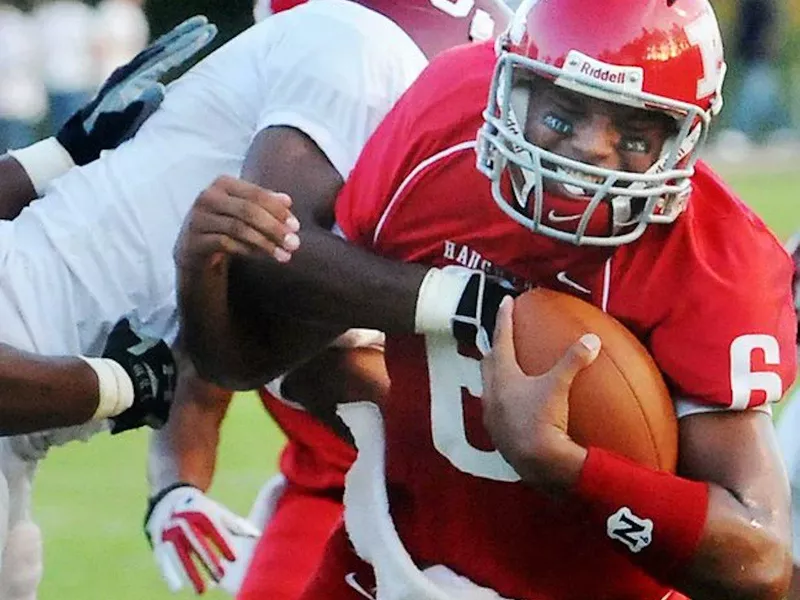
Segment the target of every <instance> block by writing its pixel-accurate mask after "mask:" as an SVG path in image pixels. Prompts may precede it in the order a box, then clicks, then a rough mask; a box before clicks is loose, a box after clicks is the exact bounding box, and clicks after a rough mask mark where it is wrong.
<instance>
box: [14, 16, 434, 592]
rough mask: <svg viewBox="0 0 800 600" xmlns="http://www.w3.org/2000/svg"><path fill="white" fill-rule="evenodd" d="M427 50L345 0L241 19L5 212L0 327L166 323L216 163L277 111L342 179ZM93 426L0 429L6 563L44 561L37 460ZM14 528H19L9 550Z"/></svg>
mask: <svg viewBox="0 0 800 600" xmlns="http://www.w3.org/2000/svg"><path fill="white" fill-rule="evenodd" d="M425 64H426V60H425V58H424V56H423V54H422V53H421V51H420V50H419V49H418V48H417V46H416V45H415V44H414V42H412V41H411V39H410V38H409V37H408V36H407V35H406V34H405V33H403V31H402V30H401V29H400V28H399V27H397V25H395V24H394V23H393V22H392V21H390V20H389V19H387V18H385V17H383V16H381V15H379V14H377V13H374V12H372V11H370V10H367V9H365V8H363V7H361V6H359V5H357V4H354V3H351V2H347V1H344V0H324V1H323V0H316V1H312V2H309V3H308V4H307V5H304V6H301V7H298V8H296V9H293V10H291V11H288V12H286V13H283V14H280V15H276V16H275V17H273V18H270V19H267V20H266V21H264V22H263V23H261V24H258V25H256V26H254V27H252V28H251V29H249V30H247V31H245V32H244V33H242V34H241V35H239V36H238V37H237V38H235V39H234V40H232V41H231V42H229V43H228V44H226V45H225V46H223V47H222V48H221V49H219V50H217V51H216V52H214V53H213V54H212V55H210V56H209V57H208V58H207V59H205V60H204V61H202V62H201V63H200V64H198V65H197V66H196V67H194V68H193V69H192V70H191V71H189V72H188V73H187V74H185V75H184V76H183V77H181V78H180V79H179V80H178V81H176V82H175V83H173V84H172V85H171V86H170V87H169V89H168V93H167V97H166V99H165V100H164V102H163V103H162V105H161V107H160V108H159V110H158V111H157V112H156V113H155V114H154V115H153V116H152V117H151V118H150V119H149V120H148V121H147V122H146V123H145V124H144V125H143V126H142V128H141V129H140V130H139V132H138V133H137V135H136V137H135V138H134V139H132V140H130V141H129V142H127V143H126V144H123V145H122V146H120V147H119V148H118V149H117V150H115V151H112V152H109V153H107V154H106V155H104V156H103V157H102V158H101V159H100V160H99V161H96V162H94V163H92V164H90V165H88V166H86V167H82V168H78V169H73V170H72V171H70V172H68V173H67V174H66V175H64V176H63V177H61V178H60V179H58V180H56V181H55V182H54V183H53V184H52V187H51V189H50V191H49V192H48V194H47V195H46V196H45V197H44V198H43V199H41V200H40V201H37V202H34V203H33V204H32V205H31V206H30V207H28V208H27V209H25V210H24V211H23V212H22V214H21V215H20V216H19V217H17V218H16V219H15V220H14V221H11V222H3V223H0V264H2V265H3V269H2V270H0V323H2V329H1V330H0V341H2V342H5V343H8V344H11V345H14V346H16V347H18V348H21V349H27V350H30V351H35V352H39V353H42V354H79V353H80V354H89V355H92V354H97V353H99V352H100V351H101V350H102V348H103V346H104V343H105V339H106V337H107V335H108V333H109V331H110V329H111V327H112V326H113V324H114V323H116V322H117V321H118V319H119V318H120V317H122V316H128V317H129V318H130V319H131V322H132V324H133V326H134V329H138V330H140V331H142V332H143V333H146V334H149V335H152V336H154V337H169V336H171V335H174V333H175V328H176V312H175V290H174V280H175V274H174V267H173V261H172V258H171V253H172V247H173V244H174V242H175V239H176V237H177V232H178V228H179V226H180V224H181V222H182V220H183V217H184V215H185V213H186V212H187V210H188V208H189V207H190V206H191V204H192V202H193V201H194V199H195V197H196V196H197V194H198V193H199V192H200V191H201V190H202V189H203V188H204V187H206V186H207V185H208V184H209V183H210V182H211V181H212V180H213V179H214V178H216V177H217V176H219V175H221V174H230V175H238V174H239V171H240V169H241V167H242V162H243V158H244V156H245V154H246V152H247V150H248V147H249V145H250V142H251V140H252V139H253V137H254V136H255V135H256V134H257V133H258V132H259V131H260V130H262V129H264V128H266V127H270V126H275V125H287V126H291V127H295V128H297V129H300V130H302V131H303V132H304V133H306V134H307V135H308V136H309V137H311V138H312V139H313V140H314V141H315V142H316V144H317V145H318V146H319V147H320V148H321V149H322V151H323V152H324V153H325V154H326V156H327V157H328V159H329V160H330V162H331V163H332V164H333V165H334V167H335V168H336V170H337V171H338V172H339V173H340V174H341V176H342V177H343V178H344V177H346V176H347V174H348V173H349V171H350V169H351V168H352V166H353V164H354V162H355V160H356V157H357V155H358V152H359V150H360V148H361V147H362V146H363V145H364V143H365V141H366V139H367V137H368V136H369V135H370V133H371V132H372V131H373V130H374V128H375V127H376V126H377V124H378V122H379V121H380V119H381V118H382V117H383V116H384V115H385V114H386V112H388V110H389V108H390V107H391V106H392V105H393V104H394V102H395V101H396V100H397V98H398V97H399V95H400V94H401V93H402V92H403V91H404V90H405V89H406V87H408V85H409V84H410V83H411V82H412V81H413V80H414V78H416V76H417V74H418V73H419V72H420V71H421V69H422V68H423V67H424V66H425ZM354 65H360V68H354ZM73 324H74V325H73ZM100 429H102V425H88V426H81V427H76V428H68V429H62V430H55V431H51V432H46V433H41V434H34V435H28V436H18V437H15V438H11V439H7V440H3V441H2V442H0V452H2V456H3V459H2V464H3V470H4V473H5V474H6V479H7V480H8V502H7V503H2V499H3V498H2V497H0V505H2V506H3V507H4V508H5V509H6V513H7V514H6V515H0V519H2V518H6V519H7V521H8V529H7V531H8V532H9V533H8V540H7V541H6V544H5V545H6V548H5V555H4V559H3V560H4V563H7V561H8V559H9V555H10V554H16V555H19V560H18V561H15V562H24V563H25V564H26V565H28V566H29V567H30V568H31V573H34V572H37V570H38V569H40V567H39V566H38V561H40V560H41V556H40V554H41V549H40V547H39V538H38V535H39V534H38V529H37V528H36V526H35V525H34V524H33V523H32V521H31V517H30V492H31V484H32V479H33V474H34V471H35V467H36V464H37V462H38V461H39V460H41V459H42V458H43V457H44V456H45V454H46V452H47V449H48V448H49V447H50V446H52V445H54V444H63V443H65V442H68V441H70V440H73V439H86V438H88V437H89V436H90V435H92V434H93V433H96V432H97V431H98V430H100ZM20 531H21V532H23V533H22V534H20V536H21V537H23V538H24V539H23V541H22V542H15V544H17V546H16V548H11V547H10V546H9V545H8V544H9V543H10V541H12V540H16V537H20V536H16V532H20ZM23 534H24V535H23ZM22 555H24V558H23V556H22ZM34 563H37V564H34ZM5 571H7V569H5ZM6 576H7V573H3V572H2V571H0V579H2V578H3V577H6ZM30 579H31V581H30V582H28V581H26V582H25V585H16V586H15V587H16V589H17V590H20V591H19V593H17V595H16V596H15V597H14V600H16V598H20V599H22V598H24V599H26V600H27V599H29V598H34V597H35V587H36V585H37V583H38V576H36V577H31V578H30ZM23 588H24V589H23ZM4 598H5V596H4Z"/></svg>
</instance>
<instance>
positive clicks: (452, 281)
mask: <svg viewBox="0 0 800 600" xmlns="http://www.w3.org/2000/svg"><path fill="white" fill-rule="evenodd" d="M473 274H474V272H472V271H468V270H466V269H464V268H461V267H455V268H448V267H445V268H443V269H437V268H435V267H434V268H432V269H430V270H429V271H428V272H427V273H425V277H424V278H423V280H422V283H421V284H420V286H419V292H418V293H417V308H416V311H415V313H414V332H415V333H419V334H424V333H433V332H440V333H449V332H450V331H451V330H452V327H453V316H454V315H455V313H456V309H457V308H458V303H459V302H460V300H461V295H462V294H463V293H464V288H465V287H466V285H467V282H468V281H469V278H470V277H472V275H473Z"/></svg>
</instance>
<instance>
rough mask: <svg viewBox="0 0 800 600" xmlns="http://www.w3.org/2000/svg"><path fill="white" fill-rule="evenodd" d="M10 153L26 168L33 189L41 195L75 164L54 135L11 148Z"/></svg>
mask: <svg viewBox="0 0 800 600" xmlns="http://www.w3.org/2000/svg"><path fill="white" fill-rule="evenodd" d="M8 154H9V155H10V156H13V157H14V158H15V159H16V160H17V162H18V163H19V164H20V165H22V168H23V169H25V172H26V173H27V174H28V177H30V179H31V183H33V189H35V190H36V193H37V194H38V195H39V196H41V195H42V194H44V190H45V188H47V186H48V185H49V184H50V182H51V181H53V179H55V178H56V177H60V176H61V175H63V174H64V173H66V172H67V171H69V170H70V169H71V168H72V167H74V166H75V162H74V161H73V160H72V157H71V156H70V155H69V152H67V151H66V150H65V149H64V146H62V145H61V144H60V143H59V142H58V140H57V139H56V138H54V137H49V138H47V139H44V140H42V141H41V142H36V143H35V144H32V145H31V146H28V147H26V148H20V149H19V150H9V151H8Z"/></svg>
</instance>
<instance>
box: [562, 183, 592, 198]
mask: <svg viewBox="0 0 800 600" xmlns="http://www.w3.org/2000/svg"><path fill="white" fill-rule="evenodd" d="M561 185H563V186H564V189H565V190H567V191H568V192H569V193H570V194H572V195H573V196H585V195H586V190H585V189H583V188H582V187H580V186H577V185H572V184H570V183H562V184H561Z"/></svg>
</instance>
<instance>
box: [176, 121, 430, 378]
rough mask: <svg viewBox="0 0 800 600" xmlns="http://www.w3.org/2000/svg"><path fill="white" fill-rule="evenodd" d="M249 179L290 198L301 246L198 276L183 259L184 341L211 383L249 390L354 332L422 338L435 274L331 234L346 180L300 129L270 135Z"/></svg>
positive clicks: (221, 262)
mask: <svg viewBox="0 0 800 600" xmlns="http://www.w3.org/2000/svg"><path fill="white" fill-rule="evenodd" d="M243 177H244V179H247V180H249V181H252V182H254V183H256V184H258V185H260V186H265V187H269V188H270V189H274V190H280V191H281V192H284V193H286V194H288V195H289V196H290V197H291V199H292V211H293V212H294V214H295V215H296V216H297V218H298V219H299V221H300V223H301V224H302V225H301V231H300V237H301V240H302V241H301V244H300V248H299V249H297V250H294V252H293V254H292V257H291V260H290V261H289V262H288V263H281V262H278V261H276V260H275V259H274V258H273V256H272V255H269V254H267V253H262V254H260V255H253V254H250V255H247V256H243V255H241V254H237V255H236V256H235V257H233V258H231V259H225V258H220V257H219V256H218V255H217V256H216V258H213V257H212V256H210V255H209V256H207V257H206V260H205V261H204V262H203V263H202V266H201V267H200V268H199V269H197V270H195V271H194V272H190V269H189V268H188V267H187V266H186V264H185V263H184V264H181V260H180V257H179V259H178V262H179V302H180V308H181V313H182V318H183V327H184V331H183V334H184V336H185V342H186V346H187V349H188V351H189V353H190V355H191V357H192V360H193V361H194V362H195V364H196V365H197V368H198V370H200V372H201V374H202V375H203V376H204V377H209V378H211V379H212V380H215V381H216V382H217V383H221V384H223V385H226V386H228V387H236V388H244V389H249V388H252V387H255V386H256V385H258V384H261V383H264V382H266V381H269V380H270V379H272V378H274V377H275V376H277V375H278V374H280V373H281V372H283V371H285V370H287V368H288V367H290V366H292V365H295V364H297V363H298V362H301V361H302V360H304V359H305V358H307V357H308V356H309V355H311V354H313V353H315V352H316V351H318V350H319V349H320V348H321V347H323V346H324V345H325V344H327V343H328V342H330V341H331V340H332V339H333V338H335V337H336V336H337V335H339V334H340V333H341V332H342V331H344V330H345V329H348V328H350V327H355V326H357V327H368V328H373V329H380V330H383V331H407V332H410V331H413V330H414V310H415V305H416V299H417V291H418V288H419V286H420V283H421V281H422V279H423V277H424V275H425V273H426V271H427V270H428V269H427V268H425V267H421V266H417V265H409V264H402V263H395V262H392V261H388V260H386V259H383V258H380V257H378V256H376V255H373V254H370V253H368V252H366V251H364V250H362V249H360V248H357V247H355V246H352V245H349V244H347V243H346V242H345V241H343V240H341V239H340V238H338V237H336V236H335V235H333V234H332V233H331V232H330V227H331V226H332V224H333V203H334V199H335V197H336V194H337V193H338V191H339V189H340V188H341V186H342V180H341V177H340V176H339V174H338V173H337V171H336V170H335V169H334V168H333V166H332V165H331V164H330V162H328V159H327V158H326V157H325V155H324V154H323V153H322V151H321V150H320V149H319V148H318V147H317V146H316V144H315V143H314V142H313V141H312V140H311V139H310V138H308V137H307V136H306V135H305V134H303V133H301V132H300V131H298V130H296V129H293V128H287V127H270V128H267V129H265V130H264V131H262V132H261V133H259V134H258V136H257V137H256V138H255V140H254V142H253V144H252V146H251V149H250V151H249V153H248V157H247V160H246V162H245V166H244V170H243ZM284 235H285V233H284Z"/></svg>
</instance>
